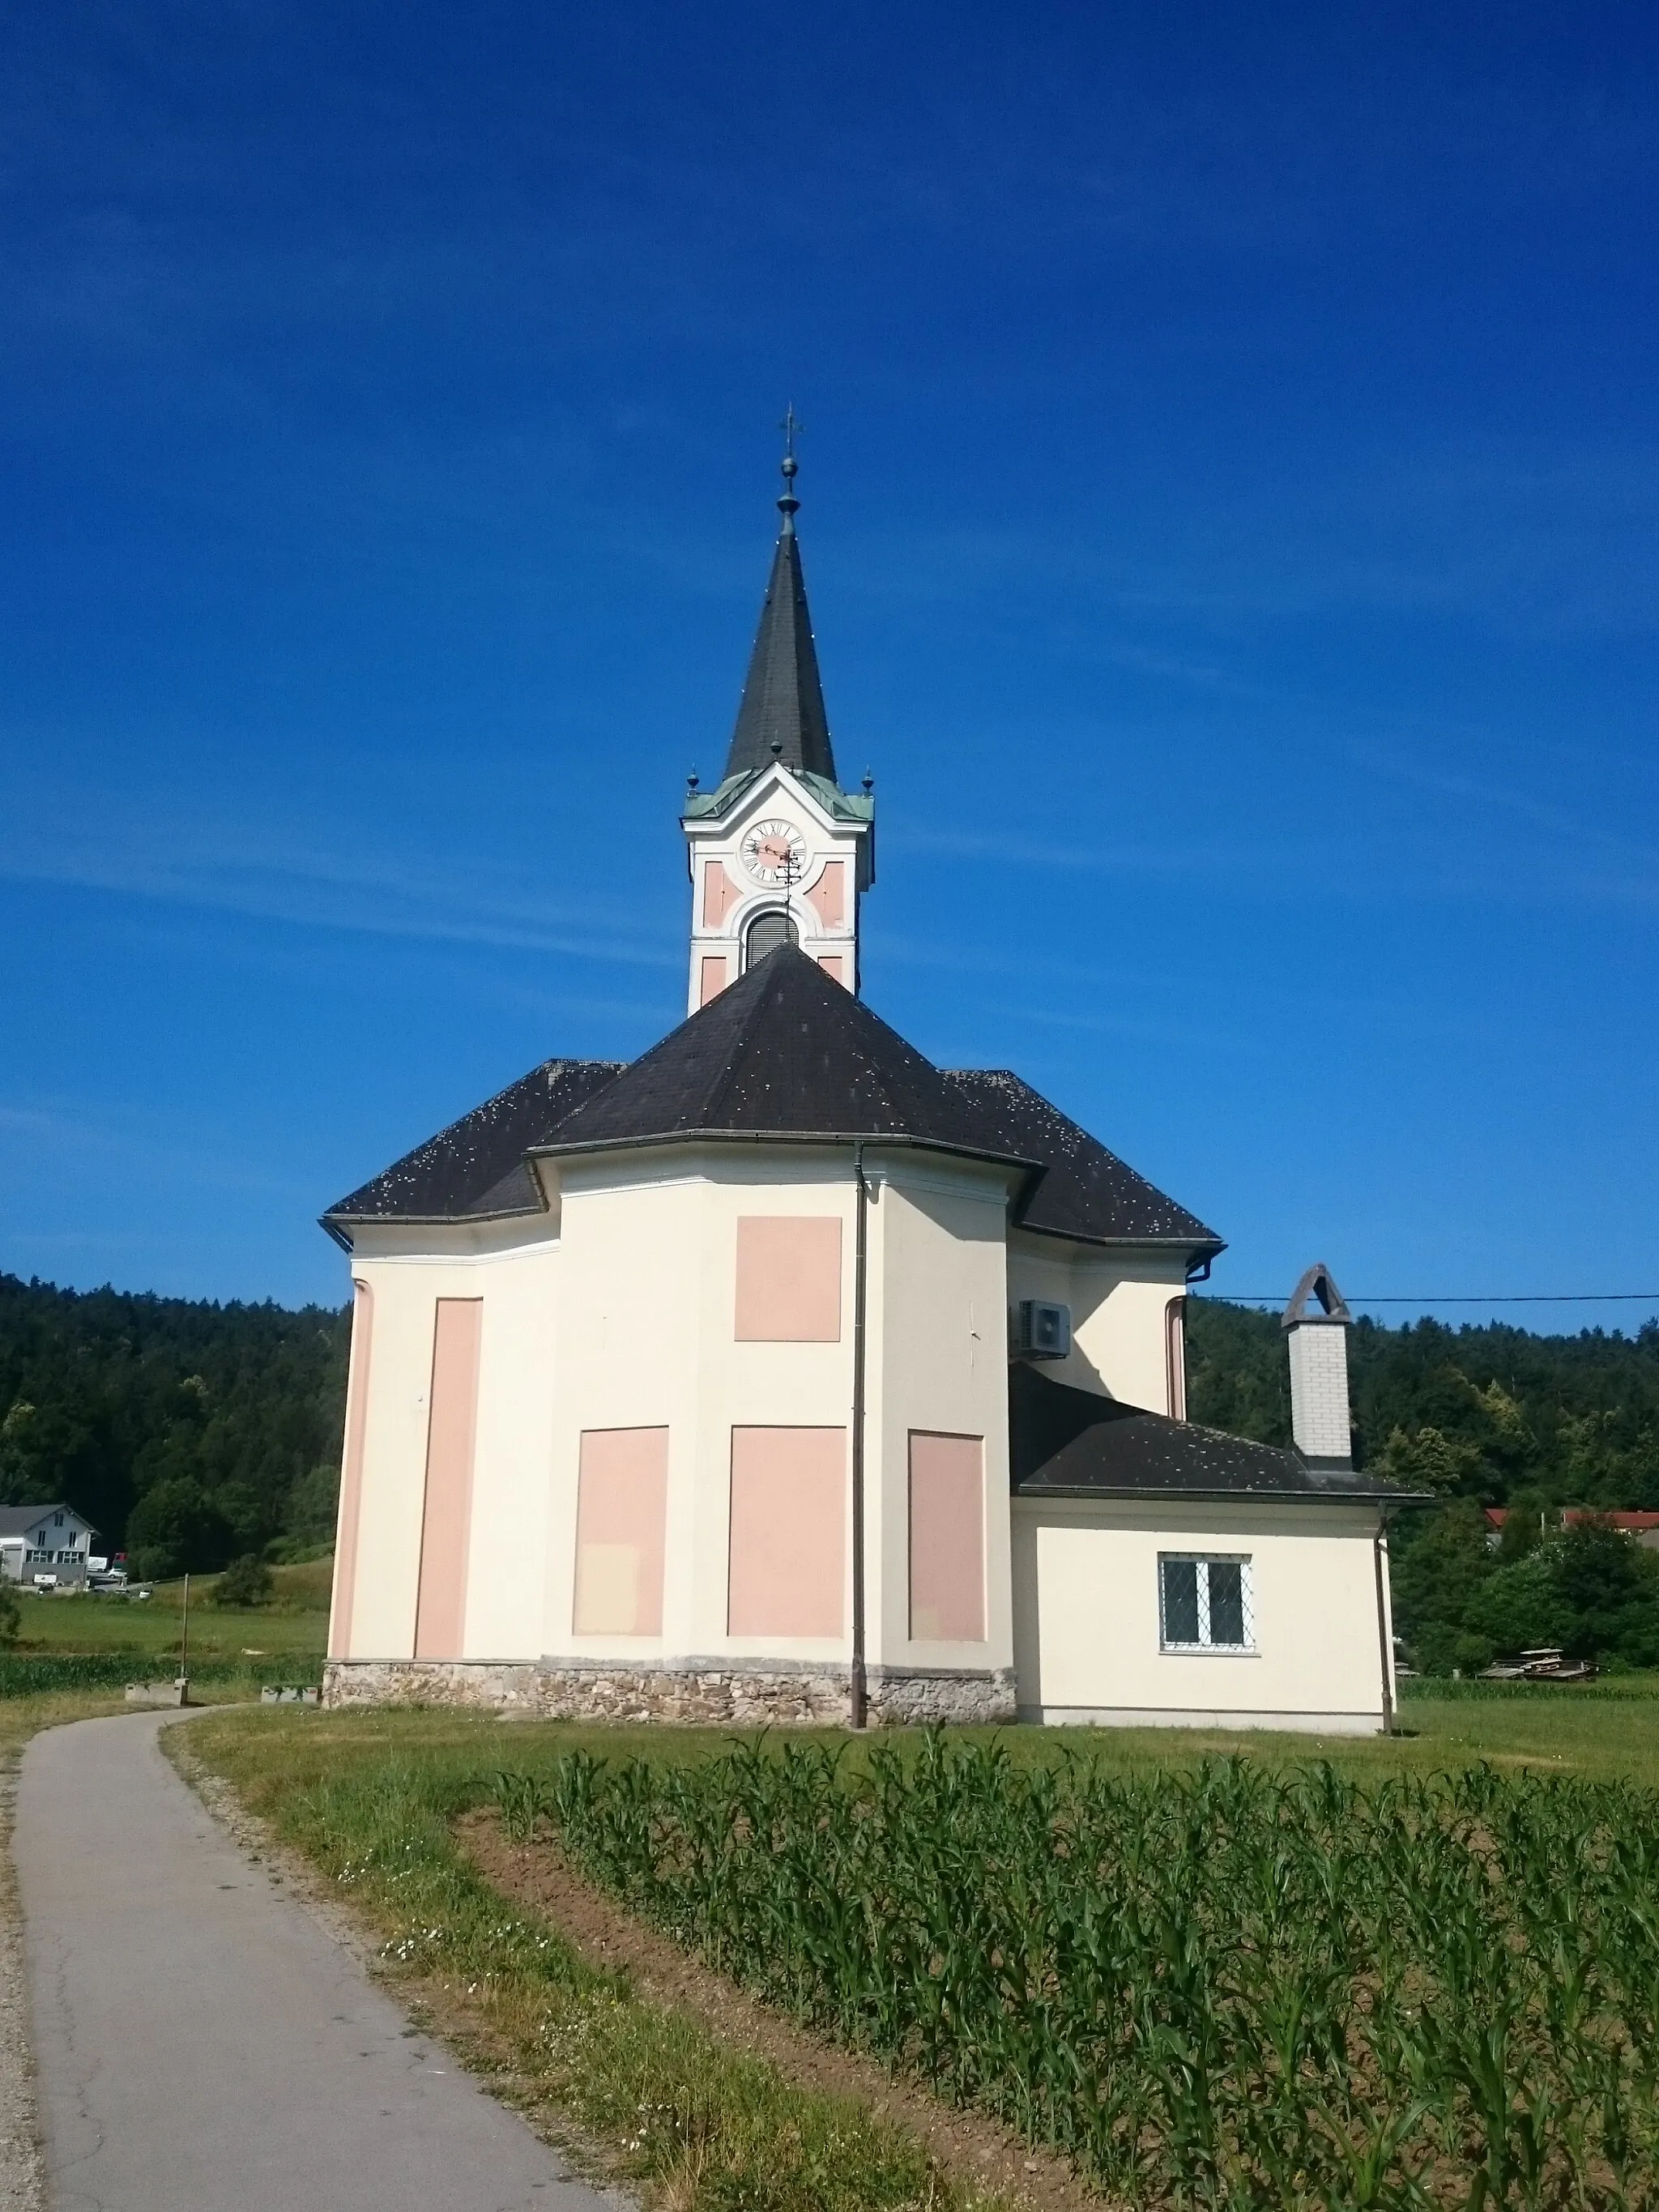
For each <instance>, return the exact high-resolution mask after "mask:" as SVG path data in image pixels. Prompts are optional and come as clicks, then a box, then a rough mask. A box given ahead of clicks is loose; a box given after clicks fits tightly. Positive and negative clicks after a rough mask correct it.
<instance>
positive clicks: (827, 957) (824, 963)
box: [818, 952, 847, 983]
mask: <svg viewBox="0 0 1659 2212" xmlns="http://www.w3.org/2000/svg"><path fill="white" fill-rule="evenodd" d="M818 965H819V967H820V968H822V969H823V972H824V974H825V975H827V976H828V977H829V981H831V982H832V983H844V982H845V981H847V978H846V976H845V975H842V957H841V955H840V953H839V952H820V953H819V955H818Z"/></svg>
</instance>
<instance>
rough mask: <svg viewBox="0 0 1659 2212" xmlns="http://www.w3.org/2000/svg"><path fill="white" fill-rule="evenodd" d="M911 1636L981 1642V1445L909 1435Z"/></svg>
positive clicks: (965, 1440)
mask: <svg viewBox="0 0 1659 2212" xmlns="http://www.w3.org/2000/svg"><path fill="white" fill-rule="evenodd" d="M910 1634H911V1636H912V1638H914V1639H915V1640H916V1641H918V1642H922V1643H930V1644H931V1643H948V1644H982V1643H983V1642H984V1640H985V1447H984V1443H983V1441H982V1439H981V1438H980V1437H944V1436H936V1435H933V1434H932V1433H930V1432H929V1431H925V1430H921V1429H912V1430H911V1431H910Z"/></svg>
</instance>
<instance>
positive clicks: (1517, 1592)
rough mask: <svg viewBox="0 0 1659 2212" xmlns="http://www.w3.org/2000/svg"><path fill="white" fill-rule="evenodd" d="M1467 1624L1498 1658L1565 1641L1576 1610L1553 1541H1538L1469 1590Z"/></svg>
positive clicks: (1569, 1636) (1465, 1613)
mask: <svg viewBox="0 0 1659 2212" xmlns="http://www.w3.org/2000/svg"><path fill="white" fill-rule="evenodd" d="M1463 1625H1464V1626H1465V1628H1466V1629H1467V1630H1468V1632H1470V1633H1471V1634H1472V1635H1475V1636H1480V1637H1484V1638H1486V1641H1487V1642H1488V1643H1489V1644H1491V1645H1492V1649H1493V1650H1494V1651H1495V1652H1496V1653H1497V1655H1498V1657H1499V1658H1500V1659H1514V1658H1516V1656H1518V1655H1519V1654H1520V1653H1521V1652H1522V1651H1535V1650H1540V1649H1541V1647H1543V1646H1544V1645H1547V1644H1562V1645H1565V1644H1567V1643H1568V1642H1569V1640H1570V1639H1571V1634H1572V1627H1573V1613H1572V1607H1571V1606H1570V1605H1569V1604H1568V1603H1567V1601H1566V1600H1565V1598H1564V1597H1563V1596H1562V1595H1561V1590H1560V1588H1559V1583H1558V1581H1557V1577H1556V1554H1555V1548H1554V1547H1553V1546H1551V1545H1548V1544H1541V1545H1540V1546H1539V1547H1537V1549H1536V1550H1534V1551H1533V1552H1531V1553H1528V1555H1527V1557H1526V1558H1525V1559H1517V1560H1516V1561H1515V1563H1514V1565H1512V1566H1507V1567H1499V1568H1498V1570H1497V1571H1496V1572H1495V1573H1493V1574H1492V1575H1490V1576H1488V1577H1487V1578H1486V1582H1485V1583H1483V1584H1482V1585H1481V1587H1480V1589H1478V1590H1476V1591H1475V1592H1474V1595H1472V1596H1471V1598H1470V1600H1469V1602H1468V1606H1467V1607H1466V1608H1465V1610H1464V1615H1463Z"/></svg>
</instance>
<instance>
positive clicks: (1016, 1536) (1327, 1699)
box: [1013, 1498, 1386, 1732]
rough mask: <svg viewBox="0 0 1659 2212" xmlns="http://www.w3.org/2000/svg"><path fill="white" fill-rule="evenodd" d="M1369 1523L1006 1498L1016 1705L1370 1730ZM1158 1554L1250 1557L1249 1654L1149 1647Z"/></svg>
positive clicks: (1377, 1680)
mask: <svg viewBox="0 0 1659 2212" xmlns="http://www.w3.org/2000/svg"><path fill="white" fill-rule="evenodd" d="M1375 1534H1376V1515H1375V1513H1374V1512H1372V1511H1370V1510H1367V1509H1365V1508H1362V1507H1340V1506H1330V1505H1323V1504H1307V1505H1302V1504H1279V1505H1273V1506H1267V1505H1260V1504H1256V1505H1252V1504H1237V1505H1235V1504H1231V1503H1229V1504H1218V1503H1214V1502H1208V1501H1194V1502H1193V1503H1191V1504H1169V1505H1167V1506H1164V1505H1160V1506H1158V1507H1153V1508H1149V1507H1148V1506H1146V1504H1141V1503H1139V1502H1137V1501H1129V1500H1125V1501H1122V1502H1116V1501H1107V1500H1100V1501H1097V1502H1095V1501H1091V1502H1087V1503H1081V1502H1079V1503H1076V1504H1073V1502H1072V1501H1070V1500H1069V1499H1054V1498H1017V1499H1015V1501H1014V1506H1013V1556H1014V1567H1013V1581H1014V1590H1015V1615H1016V1623H1017V1626H1016V1634H1015V1662H1014V1663H1015V1667H1016V1670H1017V1674H1018V1696H1019V1707H1020V1711H1021V1713H1022V1715H1023V1716H1029V1717H1032V1718H1037V1717H1042V1718H1044V1719H1048V1720H1066V1719H1078V1720H1090V1719H1098V1720H1118V1721H1139V1722H1165V1723H1206V1722H1209V1721H1212V1720H1213V1719H1216V1718H1218V1717H1219V1718H1221V1719H1223V1720H1224V1721H1225V1720H1226V1719H1231V1721H1232V1723H1234V1724H1235V1725H1261V1726H1270V1727H1280V1728H1294V1727H1297V1726H1301V1727H1304V1728H1306V1727H1318V1728H1322V1729H1332V1730H1347V1731H1354V1732H1359V1731H1370V1730H1375V1729H1380V1728H1381V1726H1382V1725H1383V1689H1382V1684H1383V1675H1382V1669H1383V1644H1382V1639H1381V1636H1380V1634H1379V1630H1378V1624H1377V1603H1376V1566H1375V1559H1374V1550H1373V1539H1374V1536H1375ZM1160 1552H1200V1553H1203V1552H1214V1553H1224V1554H1226V1553H1231V1554H1233V1555H1237V1554H1238V1553H1246V1554H1248V1555H1249V1559H1250V1562H1251V1570H1252V1582H1253V1586H1254V1589H1253V1599H1254V1613H1255V1644H1256V1648H1255V1651H1254V1652H1253V1653H1250V1654H1242V1653H1241V1654H1227V1653H1219V1652H1218V1653H1215V1654H1213V1655H1211V1654H1208V1653H1204V1654H1189V1653H1185V1652H1164V1651H1160V1650H1159V1648H1158V1554H1159V1553H1160ZM1385 1592H1386V1584H1385Z"/></svg>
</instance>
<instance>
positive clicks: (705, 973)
mask: <svg viewBox="0 0 1659 2212" xmlns="http://www.w3.org/2000/svg"><path fill="white" fill-rule="evenodd" d="M725 988H726V963H725V961H724V960H722V959H720V958H719V957H714V958H705V959H704V960H702V962H700V963H699V964H698V969H697V1004H698V1005H699V1006H707V1005H708V1001H709V1000H711V999H718V998H719V996H720V993H721V992H722V991H723V990H724V989H725Z"/></svg>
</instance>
